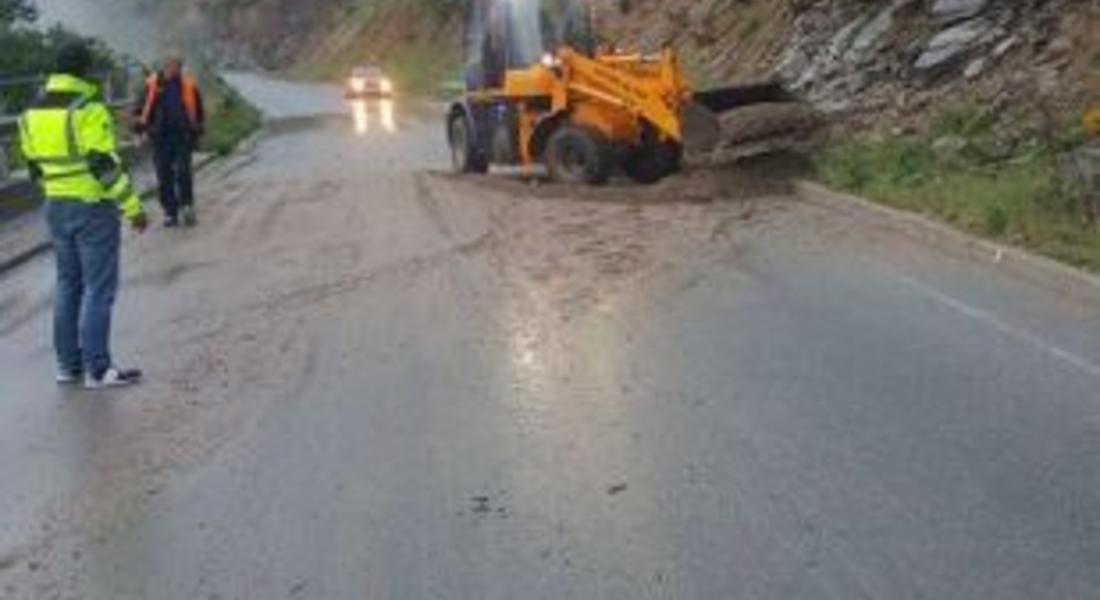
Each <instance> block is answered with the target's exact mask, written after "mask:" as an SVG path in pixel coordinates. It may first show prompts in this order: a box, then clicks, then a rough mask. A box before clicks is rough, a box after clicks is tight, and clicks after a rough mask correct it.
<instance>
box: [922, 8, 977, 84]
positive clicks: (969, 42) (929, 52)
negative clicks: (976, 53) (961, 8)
mask: <svg viewBox="0 0 1100 600" xmlns="http://www.w3.org/2000/svg"><path fill="white" fill-rule="evenodd" d="M990 28H991V25H990V23H989V22H988V21H986V20H985V19H974V20H971V21H967V22H965V23H960V24H959V25H955V26H954V27H950V28H948V29H945V30H943V31H941V32H940V33H938V34H936V36H935V37H933V38H932V39H931V40H930V41H929V42H928V45H927V46H926V47H925V50H924V52H922V53H921V55H920V56H919V57H917V62H916V65H915V66H916V68H917V70H919V71H925V72H929V71H938V70H941V69H944V68H947V67H949V66H952V65H953V64H955V63H957V62H958V61H959V60H961V59H962V58H964V57H965V56H966V54H967V53H968V52H970V50H971V49H973V47H974V46H975V45H976V44H977V43H978V42H980V41H981V39H982V37H983V36H984V35H985V34H986V33H987V32H989V30H990Z"/></svg>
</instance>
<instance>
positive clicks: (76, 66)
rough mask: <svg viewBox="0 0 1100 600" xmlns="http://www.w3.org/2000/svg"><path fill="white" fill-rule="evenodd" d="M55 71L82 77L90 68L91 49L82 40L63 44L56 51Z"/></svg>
mask: <svg viewBox="0 0 1100 600" xmlns="http://www.w3.org/2000/svg"><path fill="white" fill-rule="evenodd" d="M55 66H56V68H57V72H59V73H65V74H66V75H73V76H76V77H83V76H84V75H87V74H88V71H90V70H91V69H92V51H91V49H89V48H88V45H87V44H85V43H83V42H72V43H68V44H65V45H64V46H62V47H61V49H60V50H58V51H57V64H56V65H55Z"/></svg>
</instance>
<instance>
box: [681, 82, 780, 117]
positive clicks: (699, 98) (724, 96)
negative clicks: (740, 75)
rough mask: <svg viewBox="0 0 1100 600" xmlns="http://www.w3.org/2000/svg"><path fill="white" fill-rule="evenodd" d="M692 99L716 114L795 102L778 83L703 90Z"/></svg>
mask: <svg viewBox="0 0 1100 600" xmlns="http://www.w3.org/2000/svg"><path fill="white" fill-rule="evenodd" d="M692 99H693V100H694V101H695V103H696V104H700V105H702V106H704V107H706V108H707V109H708V110H710V111H711V112H713V113H716V114H722V113H724V112H727V111H730V110H734V109H737V108H741V107H743V106H751V105H753V104H772V103H778V102H796V101H797V100H796V98H795V97H794V95H793V94H791V93H790V92H788V91H787V90H786V89H785V88H784V87H783V86H782V85H780V84H778V83H759V84H754V85H743V86H733V87H724V88H715V89H712V90H704V91H701V92H696V93H695V96H694V97H693V98H692Z"/></svg>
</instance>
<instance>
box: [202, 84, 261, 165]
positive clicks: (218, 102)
mask: <svg viewBox="0 0 1100 600" xmlns="http://www.w3.org/2000/svg"><path fill="white" fill-rule="evenodd" d="M202 79H203V80H204V81H206V82H207V83H206V85H205V86H204V87H205V89H206V90H207V91H206V96H205V100H206V103H207V111H208V117H207V128H206V136H205V137H203V140H202V145H201V147H200V148H199V150H201V151H203V152H211V153H214V154H217V155H218V156H227V155H229V154H231V153H232V152H233V151H234V150H236V149H237V146H239V145H240V143H241V142H243V141H244V140H245V139H246V138H248V136H250V135H252V134H253V133H255V132H256V131H257V130H259V128H260V126H261V125H262V124H263V115H262V114H261V113H260V110H259V109H258V108H256V107H255V106H253V105H252V103H250V102H249V101H248V100H246V99H245V98H244V97H243V96H241V95H240V93H238V92H237V91H236V90H235V89H233V88H232V87H231V86H230V85H229V84H228V83H227V82H226V81H225V80H224V79H222V78H221V77H218V76H217V75H215V74H213V73H212V72H207V73H205V74H204V76H203V77H202Z"/></svg>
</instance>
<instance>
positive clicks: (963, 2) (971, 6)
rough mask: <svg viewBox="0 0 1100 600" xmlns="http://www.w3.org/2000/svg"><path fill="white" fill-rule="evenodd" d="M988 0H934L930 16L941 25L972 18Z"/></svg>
mask: <svg viewBox="0 0 1100 600" xmlns="http://www.w3.org/2000/svg"><path fill="white" fill-rule="evenodd" d="M989 2H990V0H936V3H935V4H933V5H932V18H933V19H935V20H936V21H937V22H939V23H940V24H943V25H949V24H952V23H958V22H959V21H965V20H966V19H972V18H974V17H976V16H978V15H979V14H981V12H982V11H983V10H985V9H986V7H988V6H989Z"/></svg>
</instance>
